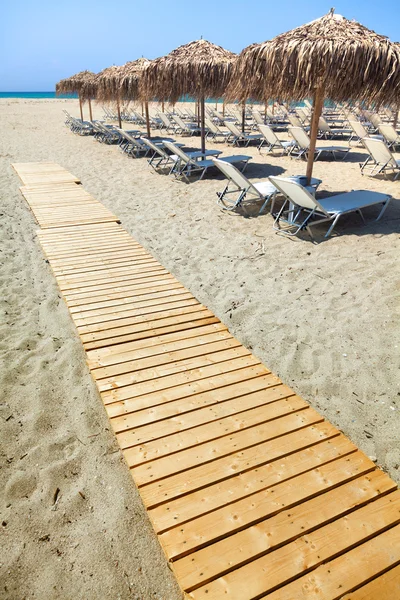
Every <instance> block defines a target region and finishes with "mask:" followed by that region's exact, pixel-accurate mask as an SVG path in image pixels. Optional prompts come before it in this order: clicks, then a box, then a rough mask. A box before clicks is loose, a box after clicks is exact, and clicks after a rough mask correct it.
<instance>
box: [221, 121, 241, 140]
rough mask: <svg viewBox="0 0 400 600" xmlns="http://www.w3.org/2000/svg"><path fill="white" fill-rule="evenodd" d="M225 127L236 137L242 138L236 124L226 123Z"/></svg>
mask: <svg viewBox="0 0 400 600" xmlns="http://www.w3.org/2000/svg"><path fill="white" fill-rule="evenodd" d="M225 126H226V127H227V128H228V129H229V131H230V132H231V133H233V134H234V135H236V136H239V137H241V135H242V132H241V131H239V129H238V128H237V127H236V125H235V124H234V123H232V121H225Z"/></svg>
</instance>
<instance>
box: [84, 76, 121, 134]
mask: <svg viewBox="0 0 400 600" xmlns="http://www.w3.org/2000/svg"><path fill="white" fill-rule="evenodd" d="M123 66H124V65H123ZM123 66H116V65H112V66H111V67H107V68H106V69H103V70H102V71H100V73H97V75H94V76H93V77H89V78H87V79H86V81H85V83H84V85H83V86H82V89H81V96H82V99H84V100H87V99H89V98H95V99H96V100H97V101H99V102H111V101H115V102H116V103H117V113H118V122H119V126H120V128H122V120H121V106H120V97H119V93H118V86H117V85H116V83H115V81H117V80H118V77H119V71H120V69H122V68H123Z"/></svg>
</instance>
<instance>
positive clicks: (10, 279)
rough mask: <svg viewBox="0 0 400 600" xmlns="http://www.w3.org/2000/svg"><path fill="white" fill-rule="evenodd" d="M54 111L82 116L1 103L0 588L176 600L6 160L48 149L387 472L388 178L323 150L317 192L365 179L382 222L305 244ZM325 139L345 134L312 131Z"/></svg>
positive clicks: (266, 165)
mask: <svg viewBox="0 0 400 600" xmlns="http://www.w3.org/2000/svg"><path fill="white" fill-rule="evenodd" d="M62 109H66V110H68V111H70V112H71V114H73V115H75V116H78V112H79V111H78V103H77V101H74V100H18V99H8V100H0V127H1V136H0V198H1V233H0V243H1V248H2V253H1V287H2V295H1V317H2V318H1V339H0V355H1V360H2V367H1V387H2V399H1V405H0V409H1V411H0V416H1V419H0V424H1V442H2V445H1V460H2V465H3V469H2V473H1V481H0V486H1V490H2V493H1V495H2V498H1V521H2V526H1V537H2V547H3V552H2V559H1V566H0V579H1V582H2V583H1V588H0V597H1V598H5V599H10V600H11V599H13V600H17V599H18V600H20V599H22V598H26V599H28V598H36V599H39V600H42V599H43V600H51V599H56V598H57V599H63V600H64V599H65V600H67V599H70V598H84V599H85V600H92V599H93V600H94V599H99V598H112V599H113V600H114V599H115V600H116V599H122V600H125V599H126V600H128V599H130V600H132V599H134V600H150V599H153V600H177V599H179V598H181V593H180V591H179V589H178V586H177V584H176V582H175V579H174V577H173V575H172V573H171V571H170V569H169V567H168V565H167V562H166V560H165V558H164V555H163V552H162V550H161V548H160V546H159V543H158V541H157V539H156V536H155V534H154V533H153V530H152V527H151V525H150V522H149V520H148V518H147V515H146V512H145V510H144V508H143V505H142V502H141V499H140V497H139V494H138V492H137V490H136V488H135V486H134V484H133V481H132V478H131V476H130V473H129V470H128V467H127V466H126V464H125V463H124V461H123V459H122V455H121V453H120V452H119V450H118V447H117V444H116V441H115V439H114V435H113V433H112V431H111V430H110V426H109V423H108V420H107V417H106V413H105V411H104V408H103V404H102V402H101V399H100V396H99V394H98V392H97V389H96V387H95V385H94V383H93V381H92V379H91V376H90V374H89V371H88V369H87V366H86V363H85V355H84V352H83V349H82V346H81V343H80V340H79V338H78V335H77V333H76V331H75V328H74V326H73V324H72V321H71V319H70V316H69V314H68V310H67V308H66V306H65V304H64V302H63V300H62V299H61V297H60V294H59V292H58V289H57V285H56V282H55V279H54V276H53V275H52V273H51V271H50V268H49V266H48V264H47V262H46V260H45V257H44V255H43V252H42V250H41V248H40V246H39V243H38V241H37V237H36V233H35V232H36V230H37V229H38V226H37V223H36V222H35V220H34V218H33V216H32V214H31V212H30V210H29V208H28V206H27V204H26V203H25V201H24V199H23V197H22V195H21V194H20V192H19V186H20V185H21V182H20V180H19V178H18V176H17V175H16V173H15V171H14V170H13V169H12V167H11V163H13V162H25V161H41V160H48V161H54V162H57V163H59V164H60V165H62V166H63V167H64V168H66V169H67V170H69V171H70V172H72V173H74V174H75V175H76V176H78V177H79V178H80V179H81V181H82V184H83V186H84V188H85V189H86V190H87V191H88V192H90V193H91V194H92V195H93V196H94V197H96V198H97V199H98V200H99V201H101V202H102V203H103V204H104V205H105V206H107V207H108V208H110V209H111V210H112V211H113V212H114V213H115V214H116V215H118V216H119V218H120V219H121V222H122V225H123V227H124V228H126V229H127V231H129V233H130V234H131V235H132V236H133V237H134V238H135V239H136V240H137V241H138V242H139V243H140V244H142V245H143V246H144V247H145V248H146V249H147V250H148V251H149V252H151V253H152V254H153V255H154V256H155V257H156V258H157V260H159V261H160V262H161V263H162V264H163V265H164V266H165V267H166V268H167V269H168V270H169V271H170V272H171V273H173V275H175V276H176V277H177V278H178V279H179V280H180V281H181V282H182V283H183V284H184V285H185V286H186V287H187V288H188V289H189V290H190V291H191V292H192V293H193V294H194V295H195V296H196V297H197V298H198V299H199V301H200V302H202V303H203V304H204V305H206V306H207V307H208V308H209V309H210V310H212V311H213V312H214V313H215V314H216V315H217V317H219V318H220V319H221V320H222V321H223V322H224V323H226V324H227V325H228V326H229V329H230V331H231V333H232V334H233V335H234V336H235V337H237V338H238V339H239V341H240V342H241V343H243V344H244V345H245V346H247V347H248V348H250V349H251V350H252V352H253V353H254V354H255V355H256V356H257V357H258V358H260V360H262V361H263V362H264V363H265V364H266V365H267V366H268V368H269V369H271V371H272V372H274V373H275V374H276V375H278V376H279V377H280V378H281V379H282V380H283V382H285V383H287V384H288V385H290V386H291V387H292V388H293V389H294V390H295V392H296V393H297V394H299V395H300V396H302V397H303V398H304V399H305V400H307V401H308V402H309V403H310V404H311V405H312V406H313V407H314V408H315V409H316V410H318V411H319V412H320V413H321V414H322V415H323V416H324V417H325V418H326V419H328V420H329V421H331V422H332V423H333V424H334V425H335V426H337V427H338V428H339V429H340V430H342V431H343V432H344V433H345V434H346V435H347V436H348V437H349V438H350V439H351V440H352V441H353V442H354V443H355V444H357V445H358V446H359V448H360V449H361V450H362V451H364V452H365V453H366V454H367V455H368V456H369V457H370V458H372V460H374V461H376V463H377V464H378V465H379V466H380V467H381V468H382V469H383V470H384V471H386V472H387V473H389V475H390V476H391V477H392V478H393V479H394V480H395V481H397V482H400V447H399V430H400V395H399V394H400V392H399V383H400V378H399V371H398V364H399V355H400V350H399V348H400V337H399V332H400V327H399V291H400V288H399V267H398V256H399V246H400V244H399V233H400V200H399V199H400V180H399V181H397V182H393V181H391V180H389V179H382V178H369V177H362V176H361V174H360V169H359V163H360V162H362V161H363V160H364V159H365V157H366V155H365V151H363V150H362V149H361V148H355V149H353V150H352V151H351V153H350V154H349V156H348V158H347V160H346V161H345V162H342V161H338V162H335V161H322V160H321V161H318V162H317V163H316V164H315V167H314V176H315V177H318V178H320V179H322V180H323V183H322V185H321V186H320V193H321V195H324V194H326V195H327V194H333V193H340V192H345V191H349V190H352V189H369V190H375V191H380V192H387V193H389V194H391V195H392V196H393V201H392V203H391V205H390V206H389V208H388V210H387V212H386V213H385V215H384V217H383V218H382V220H381V221H380V222H378V223H375V222H373V219H374V217H376V215H377V211H376V209H371V210H369V211H366V216H367V219H368V225H367V226H364V225H363V224H362V222H361V220H360V218H359V217H358V216H357V215H354V216H351V217H347V218H343V220H341V221H340V222H339V224H338V226H337V228H336V233H334V235H333V236H332V237H331V238H329V239H327V240H323V238H322V235H321V233H324V232H325V229H324V228H323V227H321V229H320V230H319V232H320V233H319V234H318V235H317V240H318V243H313V242H312V241H311V240H310V238H309V237H308V236H307V235H306V234H304V235H301V236H299V237H297V238H296V239H288V238H285V237H282V236H279V235H277V234H276V233H275V232H274V231H273V229H272V223H273V220H272V217H271V215H270V214H269V213H267V214H263V215H261V216H257V208H259V206H254V209H252V208H251V207H250V209H249V214H248V215H247V216H243V214H237V213H229V214H228V213H226V212H223V211H221V209H220V208H219V207H218V205H217V203H216V199H217V196H216V192H217V191H221V190H222V189H223V187H224V185H225V182H224V180H223V179H222V178H221V177H220V176H208V177H206V178H205V179H204V180H203V181H201V182H197V183H192V184H190V185H188V184H186V183H183V182H179V181H176V180H174V178H173V177H168V176H164V175H160V174H157V173H155V172H154V171H153V170H152V169H151V168H150V167H149V166H148V164H147V160H146V159H137V160H135V159H130V158H127V156H125V155H123V154H122V153H121V152H120V151H119V150H118V148H117V147H115V146H107V145H105V144H100V143H97V142H95V141H94V140H93V138H92V137H90V136H88V137H80V136H77V135H74V134H73V133H71V131H70V130H69V129H68V128H66V127H65V125H64V115H63V112H62ZM85 110H86V111H87V109H86V108H85ZM102 115H103V111H102V110H101V108H100V107H99V106H97V105H94V117H95V118H101V117H102ZM124 128H125V129H131V128H132V125H130V124H128V123H124ZM282 137H283V138H284V137H285V135H282ZM176 139H177V140H178V141H181V142H186V144H187V145H188V146H190V147H199V145H200V140H199V138H196V137H193V138H190V139H189V140H188V138H179V137H177V138H176ZM332 143H333V144H337V145H343V141H340V140H338V141H336V140H335V141H334V142H331V141H330V142H324V141H321V142H318V145H324V144H330V145H331V144H332ZM344 144H345V145H346V142H344ZM207 146H208V147H209V148H216V149H220V150H223V153H224V155H229V154H237V153H238V151H237V149H232V148H230V147H228V146H227V145H225V144H220V143H218V144H217V143H212V142H209V143H208V144H207ZM239 153H243V154H249V155H251V156H252V161H251V162H250V163H249V166H248V169H247V176H248V177H249V178H250V179H252V180H254V181H258V180H261V179H264V178H266V177H268V176H269V175H274V174H275V175H281V174H282V175H286V176H288V175H295V174H303V173H305V163H304V162H301V161H297V160H294V159H291V158H288V157H279V156H275V157H274V156H271V155H268V156H267V155H266V154H261V155H260V154H259V153H258V151H257V149H256V148H255V147H250V148H246V149H244V150H240V151H239ZM396 156H397V158H399V156H398V155H396ZM39 565H40V566H39Z"/></svg>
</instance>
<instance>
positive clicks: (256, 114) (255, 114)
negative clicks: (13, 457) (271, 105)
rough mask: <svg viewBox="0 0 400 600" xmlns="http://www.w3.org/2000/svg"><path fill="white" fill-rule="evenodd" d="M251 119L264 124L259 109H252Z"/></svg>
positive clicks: (258, 123)
mask: <svg viewBox="0 0 400 600" xmlns="http://www.w3.org/2000/svg"><path fill="white" fill-rule="evenodd" d="M253 119H254V121H255V122H256V123H257V125H264V119H263V118H262V115H261V113H260V111H258V110H253Z"/></svg>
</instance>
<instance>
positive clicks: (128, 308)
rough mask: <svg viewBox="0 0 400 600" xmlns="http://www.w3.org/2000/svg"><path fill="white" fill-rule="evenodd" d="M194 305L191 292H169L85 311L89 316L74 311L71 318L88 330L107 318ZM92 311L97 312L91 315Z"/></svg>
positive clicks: (133, 315) (111, 318)
mask: <svg viewBox="0 0 400 600" xmlns="http://www.w3.org/2000/svg"><path fill="white" fill-rule="evenodd" d="M194 305H196V306H200V303H199V302H198V300H196V299H195V298H193V296H192V295H191V294H179V295H174V294H169V296H168V297H166V296H165V297H164V298H160V299H158V298H157V299H154V300H150V301H147V302H146V301H142V302H131V303H130V304H128V303H125V304H123V305H122V306H113V307H111V308H108V309H102V310H101V309H100V310H97V311H90V312H89V311H87V312H89V316H84V317H79V314H83V313H82V312H81V313H75V314H74V315H73V319H74V323H75V325H76V327H78V328H79V331H81V332H82V331H83V328H86V331H90V330H91V329H90V328H93V327H99V326H100V325H101V323H104V322H105V321H109V320H118V319H125V318H127V317H130V316H132V317H135V316H137V315H151V314H153V313H158V312H160V311H164V310H169V309H173V308H180V307H182V308H183V307H185V306H194ZM93 312H94V313H98V314H94V315H93V314H92V313H93Z"/></svg>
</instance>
